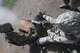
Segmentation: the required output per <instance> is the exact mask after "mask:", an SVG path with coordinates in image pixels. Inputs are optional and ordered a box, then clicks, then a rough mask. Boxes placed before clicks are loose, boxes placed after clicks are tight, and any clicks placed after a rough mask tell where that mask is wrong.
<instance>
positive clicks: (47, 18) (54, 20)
mask: <svg viewBox="0 0 80 53" xmlns="http://www.w3.org/2000/svg"><path fill="white" fill-rule="evenodd" d="M43 18H45V19H46V20H47V21H48V22H50V23H52V24H53V23H56V19H53V18H52V17H50V16H47V15H43Z"/></svg>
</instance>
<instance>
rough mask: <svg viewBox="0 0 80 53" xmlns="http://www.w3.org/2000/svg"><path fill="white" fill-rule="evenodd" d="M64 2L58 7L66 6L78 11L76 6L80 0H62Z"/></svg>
mask: <svg viewBox="0 0 80 53" xmlns="http://www.w3.org/2000/svg"><path fill="white" fill-rule="evenodd" d="M63 1H64V4H63V5H61V6H60V8H66V9H69V8H70V9H71V10H75V11H78V9H77V7H78V6H80V0H63Z"/></svg>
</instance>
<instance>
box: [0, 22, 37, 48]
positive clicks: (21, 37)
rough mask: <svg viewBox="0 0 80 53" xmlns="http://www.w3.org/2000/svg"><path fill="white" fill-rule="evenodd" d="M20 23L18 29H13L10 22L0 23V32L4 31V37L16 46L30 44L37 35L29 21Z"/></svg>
mask: <svg viewBox="0 0 80 53" xmlns="http://www.w3.org/2000/svg"><path fill="white" fill-rule="evenodd" d="M21 25H22V26H21V28H20V29H19V30H17V31H14V29H13V27H12V25H11V24H10V23H5V24H1V25H0V33H5V38H6V39H7V40H8V43H11V44H14V45H17V46H24V45H26V44H31V43H32V42H34V41H35V40H36V39H37V38H38V36H36V35H37V33H36V31H35V30H34V29H33V28H32V27H31V25H30V23H29V22H27V21H24V22H22V23H21ZM23 26H24V27H23ZM25 27H27V28H25Z"/></svg>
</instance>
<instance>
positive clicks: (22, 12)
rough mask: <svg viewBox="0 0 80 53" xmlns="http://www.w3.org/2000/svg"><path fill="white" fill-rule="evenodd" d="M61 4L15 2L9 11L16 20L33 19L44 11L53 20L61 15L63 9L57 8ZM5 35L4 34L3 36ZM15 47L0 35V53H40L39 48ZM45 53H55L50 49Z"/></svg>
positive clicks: (33, 0) (42, 0)
mask: <svg viewBox="0 0 80 53" xmlns="http://www.w3.org/2000/svg"><path fill="white" fill-rule="evenodd" d="M61 4H63V2H62V0H17V2H16V3H15V5H14V6H13V8H12V9H11V10H12V11H13V12H15V14H16V15H17V16H18V19H22V20H23V19H33V18H34V17H35V16H36V15H37V14H38V12H40V11H46V12H47V13H48V14H49V15H50V16H52V17H53V18H57V17H58V15H59V14H61V13H63V12H64V11H67V10H64V9H60V8H59V6H60V5H61ZM3 35H5V34H3ZM35 46H36V44H34V46H31V47H30V46H28V45H25V46H24V47H23V46H15V45H11V44H9V43H7V42H6V40H5V37H4V36H2V35H1V34H0V48H1V49H0V53H41V49H42V47H41V46H36V47H35ZM46 53H55V51H54V50H53V49H52V48H49V51H48V52H46Z"/></svg>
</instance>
